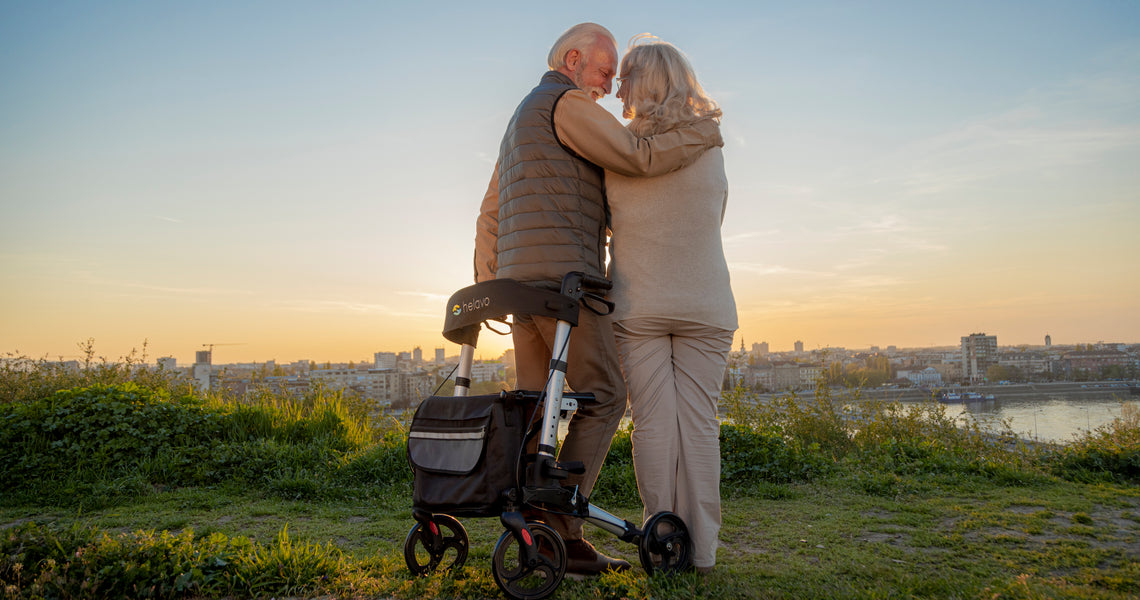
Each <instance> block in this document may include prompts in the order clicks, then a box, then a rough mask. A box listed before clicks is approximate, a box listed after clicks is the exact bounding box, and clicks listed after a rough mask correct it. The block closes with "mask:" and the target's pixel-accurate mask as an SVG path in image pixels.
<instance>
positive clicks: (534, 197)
mask: <svg viewBox="0 0 1140 600" xmlns="http://www.w3.org/2000/svg"><path fill="white" fill-rule="evenodd" d="M573 89H577V86H575V85H574V83H573V81H571V80H570V78H569V77H567V76H565V75H563V74H562V73H559V72H557V71H548V72H547V73H546V74H545V75H543V77H542V80H541V81H540V82H539V84H538V86H537V87H535V88H534V89H533V90H531V92H530V94H529V95H527V97H526V98H524V99H523V101H522V103H521V104H519V107H518V108H517V109H516V110H515V114H514V115H513V116H512V117H511V120H510V123H509V125H508V126H507V132H506V134H505V135H504V136H503V142H502V144H501V145H500V146H499V238H498V248H497V251H498V270H497V271H496V275H495V276H496V277H502V278H510V279H515V280H518V281H521V282H523V283H532V284H540V285H542V287H552V288H553V289H558V284H559V283H560V282H561V281H562V276H563V275H565V274H566V272H568V271H583V272H585V273H587V274H590V275H596V276H604V275H605V244H606V236H605V229H606V211H607V208H606V204H605V191H604V187H603V175H604V171H603V170H602V169H601V168H599V167H598V166H596V165H594V164H591V163H590V162H587V161H586V160H584V159H583V158H581V157H579V156H577V155H576V154H575V153H574V152H573V151H572V150H570V149H569V148H567V147H566V146H563V145H562V143H561V142H560V141H559V140H558V135H557V134H556V133H555V130H554V107H555V106H556V105H557V104H558V100H559V99H560V98H561V97H562V95H563V94H565V93H566V92H568V91H570V90H573Z"/></svg>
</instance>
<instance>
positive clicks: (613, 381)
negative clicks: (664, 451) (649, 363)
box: [511, 308, 626, 541]
mask: <svg viewBox="0 0 1140 600" xmlns="http://www.w3.org/2000/svg"><path fill="white" fill-rule="evenodd" d="M556 324H557V321H556V320H554V319H552V318H549V317H521V318H520V317H518V316H516V317H515V319H514V324H513V326H512V327H511V332H512V338H513V339H514V346H515V372H516V375H517V378H518V385H517V387H518V388H519V389H523V390H536V391H541V390H543V389H544V388H545V386H546V378H547V375H548V373H549V370H550V358H551V356H553V350H552V347H553V345H554V329H555V325H556ZM566 358H567V368H566V383H567V384H568V385H569V386H570V389H572V390H574V391H575V392H592V393H593V394H594V400H593V401H592V402H585V401H583V402H579V404H578V410H577V412H575V413H574V416H573V417H572V418H571V419H570V423H569V425H568V427H567V431H566V437H565V439H563V440H562V445H561V446H560V447H559V450H558V460H559V461H562V462H571V461H582V463H583V464H584V465H585V466H586V472H585V473H584V474H582V475H571V476H570V477H569V478H567V479H566V480H565V481H564V482H563V485H565V486H574V485H577V486H578V491H579V492H581V493H582V494H583V495H585V496H589V495H590V492H591V491H593V489H594V483H595V482H596V481H597V479H598V472H599V471H600V470H601V469H602V463H603V462H604V461H605V459H606V454H607V453H608V452H609V450H610V442H612V441H613V438H614V433H615V432H616V431H617V428H618V425H619V424H620V423H621V419H622V417H624V416H625V408H626V392H625V382H624V381H623V380H622V377H621V367H620V366H619V364H618V355H617V345H616V344H615V342H614V332H613V321H612V319H610V318H609V317H608V316H599V315H595V314H594V313H592V312H590V311H589V310H587V309H585V308H583V309H582V310H581V312H580V313H579V317H578V326H577V327H575V328H574V329H573V330H571V332H570V347H569V348H568V349H567V357H566ZM544 520H545V521H546V523H547V524H548V525H550V526H551V527H552V528H554V530H555V531H557V532H558V534H559V535H561V536H562V538H563V539H564V540H567V541H570V540H578V539H581V538H582V523H583V521H582V520H581V519H572V518H570V517H563V516H561V515H550V514H548V515H545V519H544Z"/></svg>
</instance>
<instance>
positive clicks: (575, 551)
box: [566, 540, 629, 575]
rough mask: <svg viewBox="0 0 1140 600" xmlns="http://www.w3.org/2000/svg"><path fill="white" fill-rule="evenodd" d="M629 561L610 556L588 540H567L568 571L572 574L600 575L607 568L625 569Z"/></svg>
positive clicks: (614, 569)
mask: <svg viewBox="0 0 1140 600" xmlns="http://www.w3.org/2000/svg"><path fill="white" fill-rule="evenodd" d="M628 568H629V563H628V562H626V561H624V560H622V559H620V558H610V557H608V556H606V555H605V554H602V553H601V552H598V551H597V549H596V548H594V546H593V545H592V544H590V542H587V541H586V540H569V541H567V542H566V573H568V574H572V575H600V574H601V573H602V572H604V571H607V570H613V571H624V570H626V569H628Z"/></svg>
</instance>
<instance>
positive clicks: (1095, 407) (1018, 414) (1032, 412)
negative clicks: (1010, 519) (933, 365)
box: [875, 381, 1140, 442]
mask: <svg viewBox="0 0 1140 600" xmlns="http://www.w3.org/2000/svg"><path fill="white" fill-rule="evenodd" d="M962 391H974V392H977V393H979V394H981V395H983V396H986V397H990V396H992V399H984V400H966V401H957V402H945V405H946V408H947V411H948V413H947V414H949V415H951V416H956V417H959V418H960V419H962V420H963V421H965V420H968V419H973V420H976V421H977V422H978V423H980V424H981V425H982V426H983V428H986V429H990V430H998V429H1001V423H1002V421H1008V423H1009V426H1010V428H1011V429H1012V430H1013V431H1014V433H1017V434H1019V435H1020V436H1021V437H1024V438H1027V439H1031V440H1040V441H1043V442H1070V441H1072V440H1073V439H1075V438H1076V437H1080V436H1082V435H1084V433H1085V432H1088V431H1092V430H1095V429H1097V428H1098V427H1101V426H1104V425H1107V424H1108V423H1111V422H1112V420H1113V419H1115V418H1117V417H1120V416H1121V411H1122V410H1123V407H1124V403H1125V402H1131V403H1133V404H1138V402H1137V401H1138V400H1140V397H1138V396H1130V395H1129V389H1128V386H1127V384H1124V383H1121V382H1109V381H1102V382H1088V383H1072V382H1060V383H1031V384H1015V385H989V386H978V387H974V388H963V389H962ZM875 395H876V396H877V397H885V398H890V399H896V400H898V401H899V402H901V403H903V404H908V403H913V402H919V401H921V400H922V394H921V393H917V392H911V391H908V392H907V393H903V392H901V391H896V392H895V393H894V395H893V396H894V397H892V394H891V393H890V391H883V392H876V393H875Z"/></svg>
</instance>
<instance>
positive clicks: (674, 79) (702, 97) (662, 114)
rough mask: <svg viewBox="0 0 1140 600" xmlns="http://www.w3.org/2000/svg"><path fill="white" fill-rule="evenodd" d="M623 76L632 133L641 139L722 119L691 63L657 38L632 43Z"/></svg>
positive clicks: (643, 37) (641, 38)
mask: <svg viewBox="0 0 1140 600" xmlns="http://www.w3.org/2000/svg"><path fill="white" fill-rule="evenodd" d="M620 73H621V74H620V77H621V78H622V79H623V80H626V85H628V86H629V90H628V91H629V97H628V99H629V105H630V111H631V112H632V114H630V115H627V116H628V117H629V118H630V119H632V121H630V124H629V129H630V131H632V132H633V133H634V134H635V135H637V136H638V137H646V136H650V135H654V134H658V133H664V132H666V131H669V130H670V129H675V128H677V127H680V126H682V125H686V124H688V123H692V122H693V121H697V120H700V119H704V118H710V117H711V118H715V119H719V118H720V116H721V110H720V107H719V106H717V103H716V102H714V101H713V100H712V98H709V97H708V96H707V95H706V94H705V90H704V89H703V88H702V87H701V84H700V83H698V82H697V74H696V72H694V71H693V67H692V65H690V64H689V60H688V59H687V58H685V55H684V54H683V53H682V52H681V51H680V50H678V49H677V47H676V46H674V45H673V44H670V43H669V42H666V41H663V40H661V39H660V38H658V37H657V36H653V35H650V34H648V33H643V34H640V35H636V36H634V37H633V38H632V39H630V41H629V50H628V51H627V52H626V54H625V56H624V57H623V58H622V59H621V69H620Z"/></svg>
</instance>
